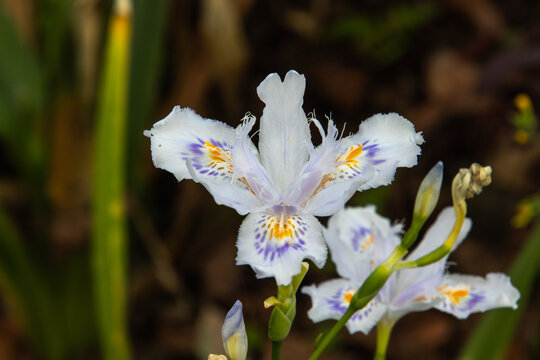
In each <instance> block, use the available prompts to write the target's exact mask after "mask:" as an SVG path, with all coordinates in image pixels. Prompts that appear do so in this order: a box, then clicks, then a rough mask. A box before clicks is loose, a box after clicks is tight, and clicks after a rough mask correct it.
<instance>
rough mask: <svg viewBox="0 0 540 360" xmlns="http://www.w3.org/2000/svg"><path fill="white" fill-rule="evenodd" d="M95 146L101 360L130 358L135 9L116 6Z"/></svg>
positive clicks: (124, 4) (121, 4) (95, 247)
mask: <svg viewBox="0 0 540 360" xmlns="http://www.w3.org/2000/svg"><path fill="white" fill-rule="evenodd" d="M107 36H108V38H107V45H106V49H105V59H104V69H103V74H102V79H101V88H100V92H99V94H98V111H97V133H96V144H95V149H94V151H95V155H94V156H95V163H94V187H93V212H94V213H93V226H94V234H93V239H92V246H93V248H92V256H93V277H94V288H95V296H96V307H97V317H98V318H97V322H98V331H99V337H100V342H101V346H102V349H103V356H104V358H105V359H109V360H113V359H114V360H124V359H129V358H130V350H129V345H128V338H127V334H126V282H127V280H126V277H127V276H126V272H127V270H126V268H127V264H126V251H127V249H126V248H127V244H126V242H127V238H126V219H125V209H124V206H125V205H124V192H125V164H126V151H125V145H126V144H125V143H126V139H125V134H126V121H127V117H126V111H127V92H128V73H129V69H128V68H129V49H130V37H131V3H130V2H129V1H127V0H126V1H117V2H116V6H115V10H114V11H113V14H112V17H111V19H110V22H109V28H108V35H107Z"/></svg>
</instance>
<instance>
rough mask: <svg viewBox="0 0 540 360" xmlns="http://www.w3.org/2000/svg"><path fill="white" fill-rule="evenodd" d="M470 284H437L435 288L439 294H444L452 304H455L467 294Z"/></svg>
mask: <svg viewBox="0 0 540 360" xmlns="http://www.w3.org/2000/svg"><path fill="white" fill-rule="evenodd" d="M469 289H470V286H467V285H458V286H448V285H443V286H439V287H438V288H437V290H438V291H439V293H440V294H441V295H444V296H446V298H447V299H448V300H450V302H451V303H452V304H454V305H457V304H459V303H460V302H461V300H463V299H464V298H465V297H467V295H469Z"/></svg>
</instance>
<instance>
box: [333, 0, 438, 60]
mask: <svg viewBox="0 0 540 360" xmlns="http://www.w3.org/2000/svg"><path fill="white" fill-rule="evenodd" d="M436 15H437V6H436V5H435V4H434V3H420V4H414V5H412V4H406V5H405V4H403V5H393V6H392V7H391V8H389V9H388V10H387V12H386V13H385V14H383V15H380V16H378V17H373V16H369V15H367V14H366V15H364V14H353V15H350V16H349V17H346V18H343V19H340V20H339V21H337V22H335V23H334V24H333V25H331V26H330V27H329V29H328V35H329V37H330V39H334V40H348V41H351V42H352V43H353V44H354V46H355V48H356V51H357V52H358V55H360V56H363V57H367V58H368V59H369V60H371V61H373V62H380V63H383V64H390V63H393V62H395V61H397V60H399V58H400V57H401V56H403V54H404V53H405V52H407V51H408V50H409V46H410V45H411V35H412V34H413V33H414V32H415V31H418V30H419V29H420V28H421V27H422V26H423V25H425V24H427V23H429V22H430V21H432V20H433V19H434V18H435V16H436Z"/></svg>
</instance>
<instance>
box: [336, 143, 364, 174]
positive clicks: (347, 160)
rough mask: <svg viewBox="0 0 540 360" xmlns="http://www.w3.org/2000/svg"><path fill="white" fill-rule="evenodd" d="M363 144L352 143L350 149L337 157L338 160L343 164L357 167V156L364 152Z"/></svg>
mask: <svg viewBox="0 0 540 360" xmlns="http://www.w3.org/2000/svg"><path fill="white" fill-rule="evenodd" d="M362 149H363V147H362V145H361V144H360V145H351V146H350V147H349V149H348V150H347V151H345V152H343V153H341V154H339V156H338V157H337V159H336V162H339V163H342V164H340V165H338V167H339V166H341V165H346V166H348V167H351V168H352V167H356V165H358V160H356V158H357V157H358V156H360V154H362Z"/></svg>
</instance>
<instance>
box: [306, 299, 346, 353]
mask: <svg viewBox="0 0 540 360" xmlns="http://www.w3.org/2000/svg"><path fill="white" fill-rule="evenodd" d="M355 312H356V309H354V308H353V307H351V306H349V307H348V308H347V310H345V313H344V314H343V316H342V317H341V319H339V320H338V322H337V323H335V324H334V326H333V327H332V329H330V331H329V332H328V333H326V335H325V336H323V337H322V339H321V340H320V342H319V343H318V344H317V347H316V348H315V350H314V351H313V353H312V354H311V356H310V357H309V360H315V359H318V358H319V356H321V354H322V353H323V351H324V349H326V347H327V346H328V345H329V344H330V342H331V341H332V339H333V338H334V337H335V336H336V335H337V334H338V332H339V331H340V330H341V328H342V327H343V326H345V324H346V323H347V321H349V319H350V318H351V316H353V315H354V313H355Z"/></svg>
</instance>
